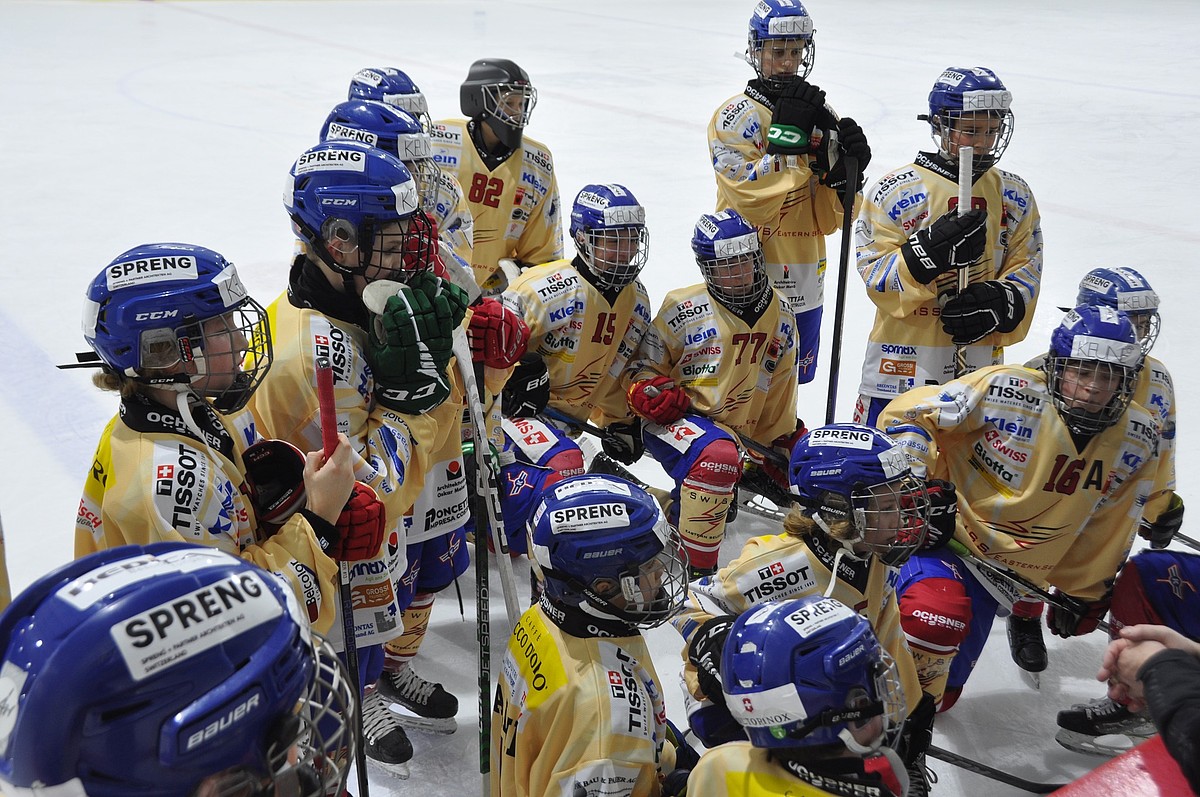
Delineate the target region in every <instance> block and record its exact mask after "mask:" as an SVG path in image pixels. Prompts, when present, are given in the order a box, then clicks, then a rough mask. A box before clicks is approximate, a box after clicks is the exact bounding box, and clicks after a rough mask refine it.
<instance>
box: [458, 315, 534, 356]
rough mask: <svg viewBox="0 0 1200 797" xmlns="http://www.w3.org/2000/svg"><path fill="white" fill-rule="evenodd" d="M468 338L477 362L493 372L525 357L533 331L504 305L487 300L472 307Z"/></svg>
mask: <svg viewBox="0 0 1200 797" xmlns="http://www.w3.org/2000/svg"><path fill="white" fill-rule="evenodd" d="M467 336H468V337H469V338H470V339H471V359H472V360H473V361H475V362H477V363H483V364H484V365H487V366H490V367H492V368H509V367H511V366H512V365H515V364H516V362H517V361H518V360H520V359H521V356H522V355H523V354H525V348H526V347H527V346H528V344H529V327H528V326H526V325H525V322H524V321H523V320H522V319H521V317H520V316H519V315H517V314H516V313H514V312H513V311H512V310H510V309H508V308H507V307H505V306H504V305H503V304H501V303H500V302H498V301H496V300H495V299H486V298H485V299H481V300H480V301H479V302H478V303H477V304H475V305H473V306H472V307H471V321H470V323H469V324H468V325H467Z"/></svg>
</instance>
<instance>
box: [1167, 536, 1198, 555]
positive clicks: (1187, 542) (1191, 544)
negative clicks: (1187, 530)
mask: <svg viewBox="0 0 1200 797" xmlns="http://www.w3.org/2000/svg"><path fill="white" fill-rule="evenodd" d="M1171 539H1172V540H1175V541H1176V542H1182V543H1183V544H1184V545H1186V546H1187V547H1189V548H1194V549H1196V550H1197V551H1200V542H1197V541H1196V540H1193V539H1192V538H1191V537H1187V536H1184V535H1183V534H1180V533H1179V532H1175V536H1174V537H1172V538H1171Z"/></svg>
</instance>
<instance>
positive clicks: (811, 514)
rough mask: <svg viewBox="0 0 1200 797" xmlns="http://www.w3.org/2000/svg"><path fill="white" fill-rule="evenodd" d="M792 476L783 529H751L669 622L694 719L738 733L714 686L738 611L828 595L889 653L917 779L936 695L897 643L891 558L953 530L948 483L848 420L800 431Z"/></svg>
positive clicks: (710, 737)
mask: <svg viewBox="0 0 1200 797" xmlns="http://www.w3.org/2000/svg"><path fill="white" fill-rule="evenodd" d="M789 475H790V480H791V484H792V492H793V493H794V494H795V497H796V502H797V504H798V505H797V506H795V507H794V508H793V509H792V511H791V513H790V514H789V515H788V516H787V518H786V519H785V521H784V529H783V533H782V534H776V535H769V536H762V537H753V538H751V539H750V540H749V541H748V542H747V543H746V545H745V547H743V548H742V551H741V553H740V554H738V555H737V557H735V558H734V559H733V561H731V562H730V563H729V564H727V565H725V566H724V567H722V568H721V569H719V570H718V571H717V573H716V575H714V576H711V577H707V578H701V579H699V580H698V581H693V582H692V583H691V584H690V585H689V587H688V600H687V602H686V603H685V604H684V609H683V611H682V612H681V613H680V614H679V615H677V616H676V617H675V618H674V619H672V621H671V624H672V625H673V626H674V627H675V628H676V630H678V631H679V632H680V634H682V635H683V638H684V642H685V643H686V645H685V653H684V655H685V658H687V660H688V664H687V665H686V666H685V668H684V682H685V686H686V687H687V690H688V695H687V697H688V707H689V710H690V713H689V718H688V719H689V723H690V724H691V726H692V729H693V730H694V731H695V732H696V735H697V736H698V737H699V738H700V740H701V741H702V742H704V744H706V745H708V746H710V747H711V746H713V745H714V744H718V743H721V742H724V741H728V740H729V739H730V738H744V737H745V735H744V733H743V732H742V731H741V729H740V727H739V726H737V725H736V724H733V717H731V716H730V715H729V713H728V711H727V710H726V709H725V706H724V703H723V702H722V701H721V700H720V695H719V693H720V685H721V683H722V682H724V681H725V680H726V678H727V677H728V674H725V673H724V672H723V671H722V670H720V669H718V668H719V666H720V662H721V650H722V648H723V647H724V645H725V639H726V636H727V634H728V633H729V629H730V627H731V626H732V624H733V620H734V616H736V615H740V614H742V613H743V612H747V611H750V610H752V609H754V608H755V607H756V606H758V605H760V604H763V603H765V602H767V601H779V600H785V599H791V598H797V597H802V596H810V595H816V596H820V595H824V596H826V597H832V598H836V599H837V600H839V601H841V602H842V603H844V604H846V605H847V606H852V607H854V608H855V609H856V610H857V611H858V612H859V613H861V614H862V616H863V617H864V618H866V620H867V621H868V622H870V624H871V628H872V629H873V631H874V633H875V636H876V637H878V639H879V642H880V644H881V645H883V647H884V648H886V649H887V651H888V653H889V654H890V655H891V657H892V659H894V660H895V662H896V665H897V670H898V673H899V675H900V682H901V684H902V685H903V686H904V694H905V696H906V697H907V705H906V713H907V714H908V715H909V717H910V719H909V723H908V725H907V726H906V733H905V735H904V741H905V744H904V745H902V746H901V747H900V748H899V749H900V750H901V755H902V756H903V757H904V759H905V763H906V765H909V766H911V767H912V768H913V770H914V772H916V773H919V776H920V778H921V779H922V781H923V780H924V768H923V764H922V762H921V757H922V755H923V753H924V751H925V748H926V747H927V746H928V742H929V734H930V732H931V731H930V729H931V728H932V725H933V715H934V709H933V699H932V698H930V697H928V696H925V697H924V698H923V697H922V693H921V687H920V684H919V683H918V681H917V674H916V669H915V668H914V666H913V660H912V654H911V653H910V652H909V650H908V645H907V644H906V643H905V641H904V632H903V631H902V630H901V627H900V610H899V607H898V605H897V601H896V594H895V591H894V588H893V586H892V582H893V580H894V571H893V570H892V568H895V567H899V566H900V565H901V564H903V563H904V562H905V561H907V559H908V558H909V556H911V555H912V554H913V553H914V552H916V551H917V550H918V549H921V550H931V549H935V548H938V547H940V546H941V545H943V544H945V543H946V542H947V541H949V539H950V538H951V537H953V536H954V525H955V514H956V501H955V492H954V486H953V485H951V484H948V483H946V482H932V483H930V484H928V485H923V484H922V483H921V480H919V479H917V478H915V477H913V475H912V472H911V470H910V468H909V463H908V460H907V457H906V456H905V453H904V450H903V449H902V448H900V447H899V446H897V445H896V444H895V443H894V442H892V440H890V439H889V438H888V437H887V435H885V434H883V432H881V431H879V430H878V429H872V428H870V427H868V426H860V425H858V424H849V423H839V424H832V425H829V426H823V427H820V428H818V429H813V430H812V431H810V432H809V433H808V434H807V435H805V436H804V437H802V438H801V439H800V441H799V442H798V443H797V444H796V447H795V449H794V450H793V452H792V456H791V463H790V467H789ZM835 574H836V575H835ZM723 675H724V677H722V676H723ZM713 698H715V701H714V700H713ZM731 725H732V727H731ZM731 731H732V732H733V734H732V737H731V735H730V732H731Z"/></svg>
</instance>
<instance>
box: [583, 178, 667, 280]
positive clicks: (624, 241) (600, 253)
mask: <svg viewBox="0 0 1200 797" xmlns="http://www.w3.org/2000/svg"><path fill="white" fill-rule="evenodd" d="M570 232H571V238H573V239H574V241H575V248H576V249H577V250H578V251H579V257H580V259H582V260H583V262H584V263H586V264H587V267H588V269H590V270H591V272H592V274H594V275H595V276H596V281H597V283H598V284H599V286H600V287H601V288H603V289H605V290H620V289H622V288H624V287H625V286H626V285H628V284H629V283H631V282H633V281H634V279H636V278H637V275H638V274H639V273H640V272H641V270H642V268H643V267H644V266H645V265H646V257H647V255H648V253H649V250H650V231H649V230H647V229H646V210H645V208H643V207H642V206H641V205H640V204H639V203H638V201H637V199H636V198H635V197H634V195H633V193H632V192H631V191H630V190H629V189H628V188H626V187H625V186H623V185H615V184H613V185H585V186H584V187H583V190H581V191H580V192H579V195H578V196H576V197H575V204H574V205H572V206H571V228H570Z"/></svg>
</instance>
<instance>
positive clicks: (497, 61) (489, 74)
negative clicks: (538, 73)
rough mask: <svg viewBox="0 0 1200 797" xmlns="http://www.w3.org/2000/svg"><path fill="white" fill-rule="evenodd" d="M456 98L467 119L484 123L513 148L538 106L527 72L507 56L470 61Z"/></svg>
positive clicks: (516, 146)
mask: <svg viewBox="0 0 1200 797" xmlns="http://www.w3.org/2000/svg"><path fill="white" fill-rule="evenodd" d="M458 98H459V107H461V108H462V112H463V114H464V115H465V116H466V117H467V118H468V119H474V120H475V121H476V123H479V124H486V125H487V126H488V127H489V128H490V129H491V131H492V132H493V133H495V134H496V138H498V139H500V143H502V144H503V145H504V146H506V147H508V148H509V149H510V150H515V149H517V148H519V147H520V146H521V136H522V134H523V132H524V130H525V128H526V127H527V126H528V125H529V117H530V115H531V114H532V113H533V108H534V106H535V105H537V89H535V88H534V87H533V84H532V83H531V82H530V80H529V74H528V73H527V72H526V71H525V70H524V69H522V68H521V67H519V66H517V65H516V64H515V63H513V62H512V61H509V60H508V59H507V58H481V59H480V60H478V61H476V62H475V63H473V64H471V68H470V69H469V70H468V71H467V79H466V80H464V81H463V84H462V87H461V88H460V89H459V94H458Z"/></svg>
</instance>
